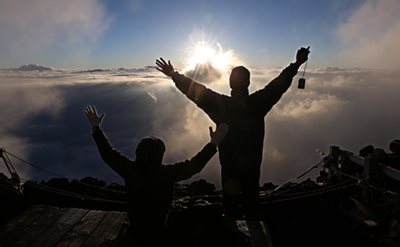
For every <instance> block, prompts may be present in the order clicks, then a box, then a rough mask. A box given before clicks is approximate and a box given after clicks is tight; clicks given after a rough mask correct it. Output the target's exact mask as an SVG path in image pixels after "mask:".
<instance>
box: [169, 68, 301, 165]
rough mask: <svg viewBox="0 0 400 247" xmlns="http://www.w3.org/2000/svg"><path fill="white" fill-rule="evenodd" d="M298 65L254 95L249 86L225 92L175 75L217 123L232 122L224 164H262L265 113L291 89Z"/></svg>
mask: <svg viewBox="0 0 400 247" xmlns="http://www.w3.org/2000/svg"><path fill="white" fill-rule="evenodd" d="M298 68H299V66H298V65H297V64H295V63H292V64H290V65H289V66H288V67H286V68H285V69H284V70H283V71H282V72H281V73H280V75H279V76H278V77H276V78H275V79H273V80H272V81H271V82H270V83H269V84H268V85H266V86H265V87H264V88H263V89H261V90H258V91H256V92H254V93H253V94H251V95H249V93H248V91H247V88H245V89H244V90H243V91H241V92H238V91H234V90H232V96H227V95H222V94H219V93H216V92H214V91H212V90H211V89H209V88H207V87H205V86H204V85H201V84H199V83H198V82H195V81H193V80H192V79H190V78H187V77H185V76H184V75H182V74H179V73H178V72H175V73H174V74H173V76H172V79H173V81H174V83H175V85H176V87H177V88H178V89H179V90H180V91H181V92H182V93H184V94H185V95H186V96H187V97H188V98H189V99H190V100H192V101H193V102H194V103H195V104H196V105H197V106H198V107H200V108H201V109H202V110H203V111H204V112H205V113H206V114H207V115H208V116H209V117H210V118H211V120H212V121H214V122H215V123H216V124H217V125H219V124H221V123H227V124H228V125H229V132H228V134H227V135H226V136H225V138H224V140H223V141H222V142H221V143H220V145H219V146H218V150H219V159H220V163H221V166H222V167H227V169H238V171H237V172H241V171H242V170H243V169H246V168H249V166H252V167H254V168H259V167H260V165H261V160H262V150H263V142H264V128H265V126H264V117H265V116H266V114H267V113H268V112H269V111H270V109H271V108H272V107H273V106H274V105H275V104H276V103H277V102H278V101H279V99H280V98H281V97H282V95H283V94H284V93H285V92H286V91H287V89H288V88H289V86H290V85H291V83H292V79H293V77H294V76H295V75H296V74H297V70H298ZM236 95H237V96H238V97H236ZM228 167H229V168H228Z"/></svg>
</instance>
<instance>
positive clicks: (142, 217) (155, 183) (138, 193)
mask: <svg viewBox="0 0 400 247" xmlns="http://www.w3.org/2000/svg"><path fill="white" fill-rule="evenodd" d="M93 138H94V140H95V141H96V144H97V147H98V150H99V152H100V155H101V157H102V159H103V160H104V162H106V163H107V164H108V165H109V166H110V167H111V168H112V169H113V170H114V171H115V172H117V173H118V174H119V175H120V176H121V177H123V178H124V180H125V185H126V188H127V194H128V200H127V201H128V210H127V211H128V217H129V220H130V224H131V225H132V226H133V227H135V228H141V229H146V228H151V229H152V230H156V229H158V228H162V227H163V224H164V220H165V218H166V215H167V213H168V211H169V209H170V207H171V203H172V198H173V188H174V184H175V183H176V182H178V181H181V180H185V179H188V178H190V177H192V176H193V175H194V174H196V173H199V172H200V171H201V170H202V169H203V168H204V166H205V165H206V164H207V162H208V161H209V160H210V159H211V158H212V157H213V156H214V154H215V153H216V152H217V149H216V146H215V144H212V143H208V144H207V145H205V146H204V148H203V149H202V150H201V151H200V152H199V153H198V154H197V155H195V156H194V157H193V158H192V159H190V160H186V161H184V162H180V163H176V164H172V165H162V164H158V165H154V164H141V163H139V162H136V161H134V160H130V159H129V158H127V157H126V156H124V155H122V154H121V153H120V152H118V151H117V150H116V149H115V148H113V147H112V146H111V144H110V142H109V141H108V139H107V137H106V136H105V134H104V132H103V131H102V130H101V128H94V129H93Z"/></svg>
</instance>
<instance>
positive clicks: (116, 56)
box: [0, 0, 400, 69]
mask: <svg viewBox="0 0 400 247" xmlns="http://www.w3.org/2000/svg"><path fill="white" fill-rule="evenodd" d="M0 6H1V8H0V33H1V36H2V38H1V40H0V57H1V58H2V59H1V61H0V67H2V68H12V67H18V66H20V65H22V64H25V63H28V64H32V63H33V64H41V65H45V66H53V67H57V68H75V69H79V68H99V67H100V68H119V67H124V68H137V67H144V66H146V65H152V64H154V60H155V59H156V58H158V57H160V56H164V57H167V58H169V59H171V60H172V61H174V62H175V63H176V64H179V65H181V64H182V63H183V62H182V61H183V59H184V58H185V56H186V55H187V51H188V49H190V47H192V46H193V45H195V44H196V43H197V42H199V41H206V42H207V43H208V44H209V45H212V46H215V45H216V44H217V43H218V44H220V46H221V47H222V48H223V49H225V50H234V51H235V52H236V53H237V54H238V56H239V57H240V58H242V60H243V62H244V63H246V64H247V65H251V66H254V67H277V66H278V67H282V66H284V65H286V64H287V63H288V62H289V61H292V60H293V54H294V53H295V51H296V50H297V49H298V48H299V47H300V46H311V50H312V55H311V58H312V60H311V61H310V66H316V67H317V66H326V67H329V66H338V67H341V66H351V67H355V66H360V65H362V66H363V67H375V66H379V67H382V66H383V65H385V67H387V66H389V64H390V62H391V63H394V62H395V61H396V59H397V58H398V56H399V51H398V49H397V51H394V49H396V47H397V45H396V42H397V41H396V40H398V38H399V37H398V34H399V17H398V15H397V13H398V11H399V9H400V7H399V3H398V1H396V0H386V1H377V0H341V1H335V0H324V1H317V0H304V1H296V0H286V1H265V0H263V1H253V0H252V1H143V0H120V1H111V0H87V1H79V0H30V1H23V0H1V1H0ZM393 52H394V53H393ZM367 53H374V54H367ZM368 55H374V56H376V58H377V60H378V61H369V62H367V61H365V57H366V56H368ZM346 56H347V57H346ZM349 57H351V59H349ZM388 58H389V59H388ZM379 60H385V61H379ZM387 60H390V61H387ZM360 63H361V64H360ZM390 67H391V66H390Z"/></svg>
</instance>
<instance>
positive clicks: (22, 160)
mask: <svg viewBox="0 0 400 247" xmlns="http://www.w3.org/2000/svg"><path fill="white" fill-rule="evenodd" d="M3 150H4V152H5V153H6V154H8V155H10V156H12V157H14V158H16V159H18V160H19V161H21V162H22V163H24V164H27V165H29V166H31V167H33V168H35V169H38V170H41V171H43V172H46V173H47V174H51V175H53V176H56V177H58V178H65V179H68V178H67V177H65V176H62V175H60V174H57V173H55V172H53V171H50V170H48V169H44V168H42V167H40V166H37V165H35V164H33V163H32V162H29V161H27V160H25V159H23V158H21V157H19V156H17V155H15V154H13V153H10V152H8V151H7V150H5V149H3ZM72 182H73V183H77V184H81V185H84V186H86V187H91V188H94V189H98V190H103V191H108V192H112V193H118V194H123V195H125V194H126V192H123V191H118V190H113V189H108V188H104V187H99V186H96V185H93V184H88V183H84V182H81V181H78V180H73V181H72Z"/></svg>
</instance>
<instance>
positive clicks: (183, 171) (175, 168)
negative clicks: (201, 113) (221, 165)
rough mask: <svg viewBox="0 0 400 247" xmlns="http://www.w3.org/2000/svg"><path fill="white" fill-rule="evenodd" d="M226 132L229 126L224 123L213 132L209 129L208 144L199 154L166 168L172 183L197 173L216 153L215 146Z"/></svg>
mask: <svg viewBox="0 0 400 247" xmlns="http://www.w3.org/2000/svg"><path fill="white" fill-rule="evenodd" d="M228 131H229V126H228V125H227V124H225V123H222V124H220V125H219V126H218V127H217V129H216V130H215V132H214V131H213V130H212V128H211V127H210V142H209V143H208V144H206V145H205V146H204V147H203V149H202V150H201V151H200V152H199V153H197V154H196V155H195V156H194V157H193V158H192V159H190V160H187V161H185V162H181V163H177V164H174V165H169V166H167V169H169V173H170V176H171V177H173V178H174V181H176V182H177V181H181V180H185V179H188V178H190V177H192V176H193V175H195V174H197V173H199V172H200V171H201V170H202V169H203V168H204V167H205V165H206V164H207V162H208V161H209V160H210V159H211V158H212V157H213V156H214V154H215V153H216V152H217V146H218V145H219V144H220V143H221V142H222V140H223V139H224V137H225V135H226V134H227V133H228Z"/></svg>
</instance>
